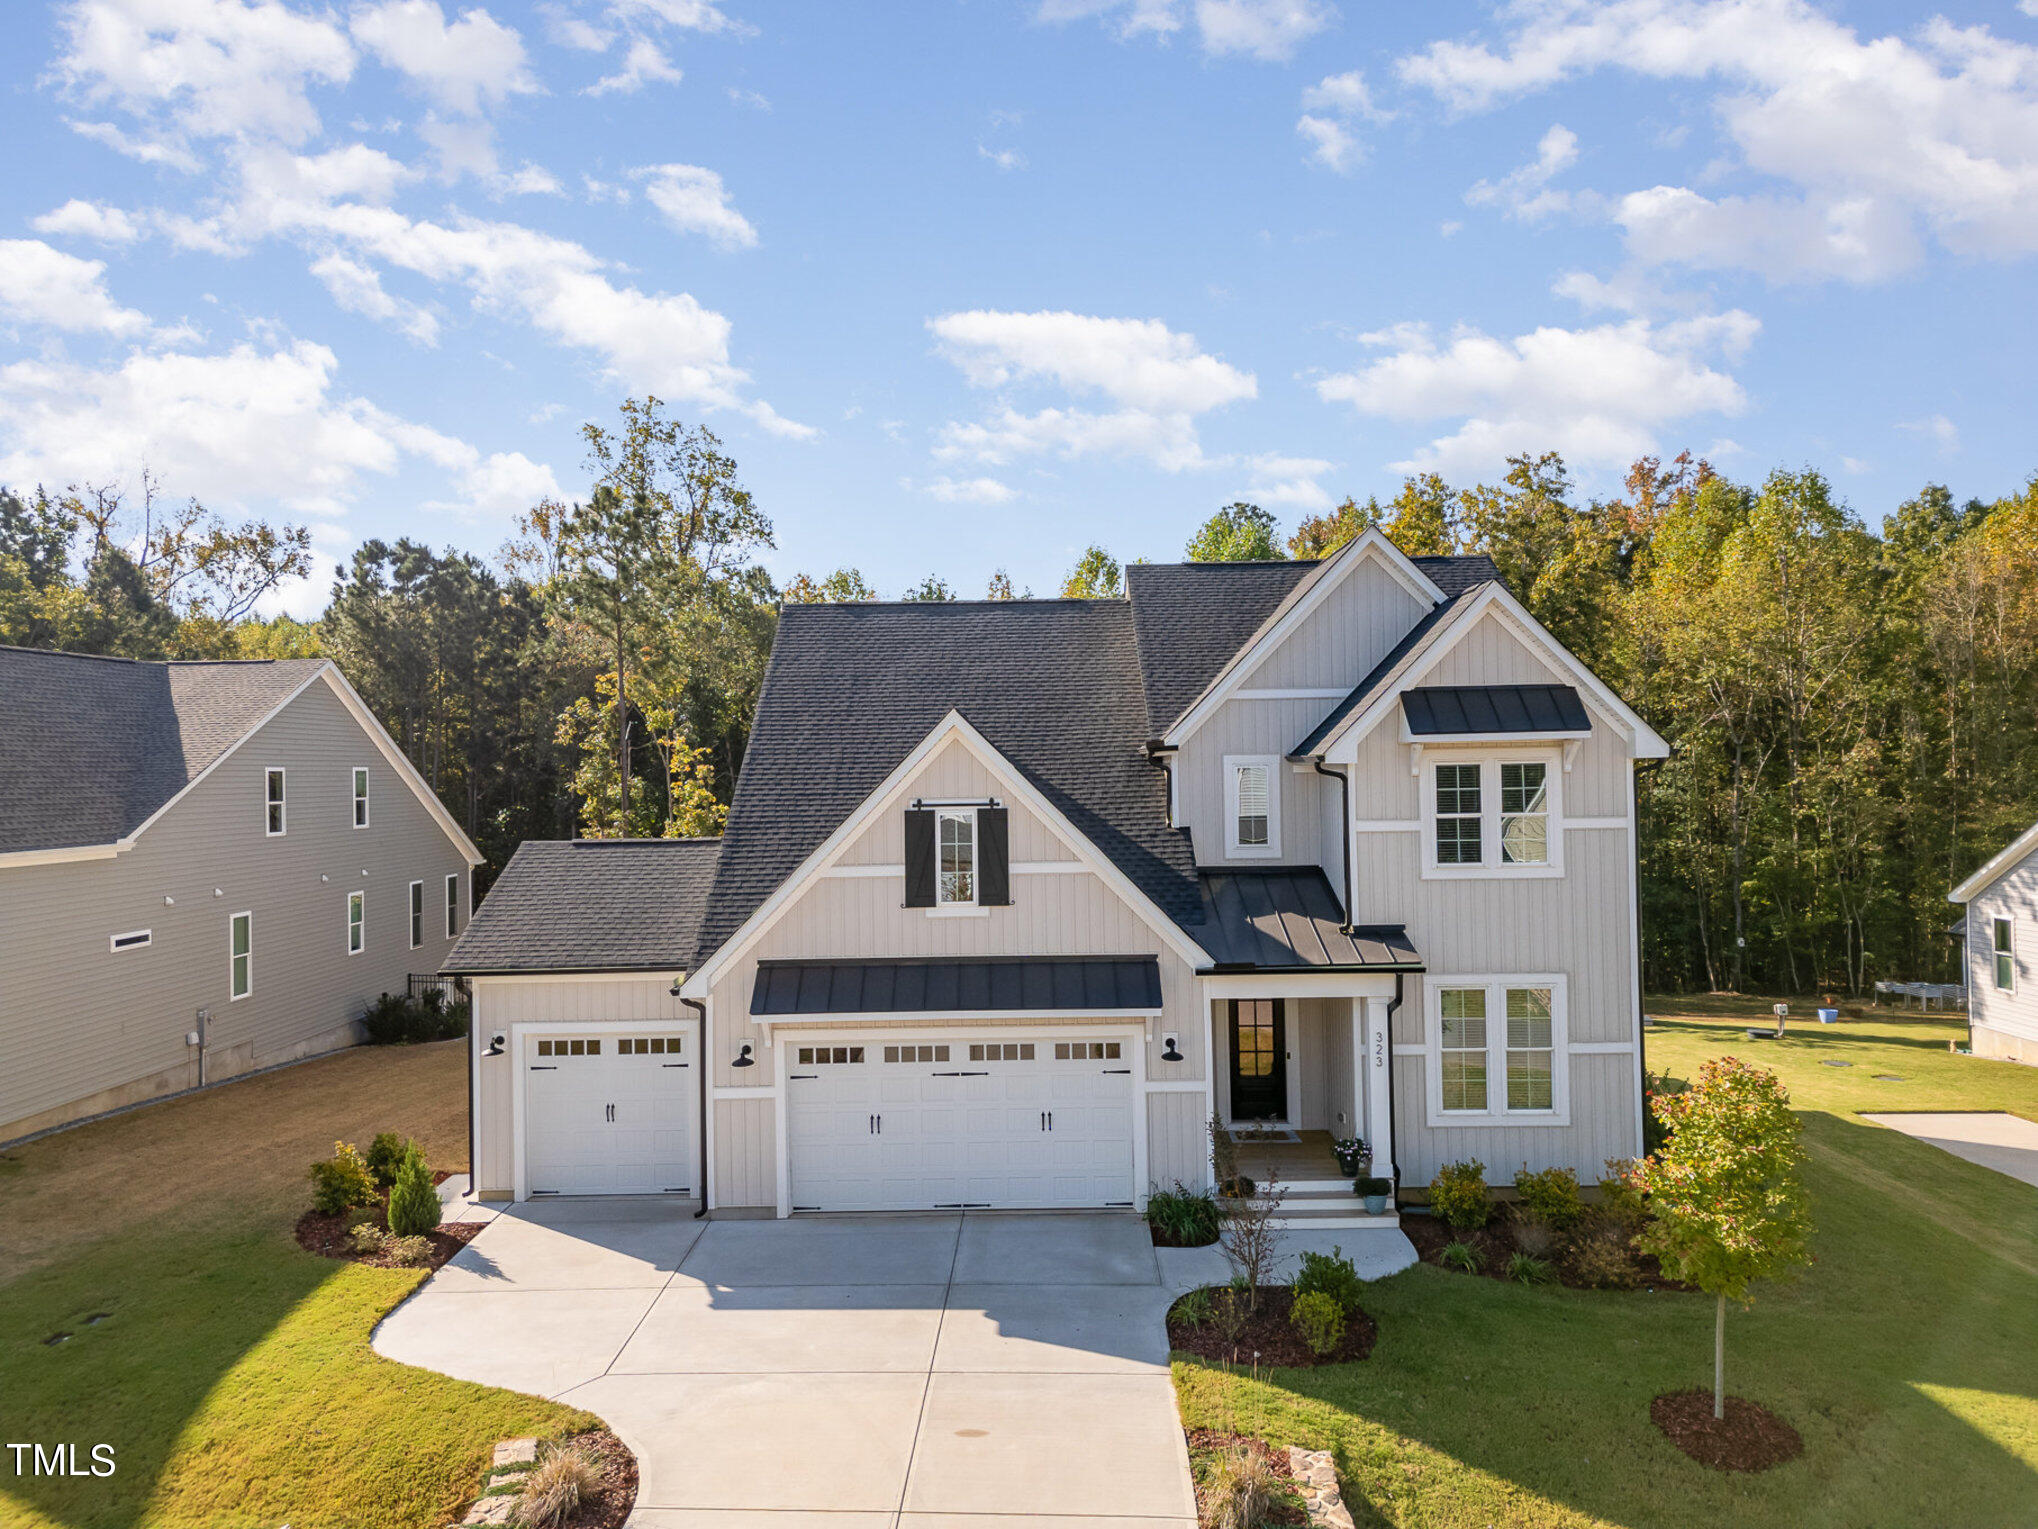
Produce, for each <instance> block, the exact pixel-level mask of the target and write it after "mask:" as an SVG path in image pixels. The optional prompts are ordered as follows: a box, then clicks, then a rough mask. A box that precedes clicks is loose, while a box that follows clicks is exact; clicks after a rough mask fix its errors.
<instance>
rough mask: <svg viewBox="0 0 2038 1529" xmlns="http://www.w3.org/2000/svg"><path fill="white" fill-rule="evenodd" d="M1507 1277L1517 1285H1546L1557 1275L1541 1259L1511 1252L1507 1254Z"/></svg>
mask: <svg viewBox="0 0 2038 1529" xmlns="http://www.w3.org/2000/svg"><path fill="white" fill-rule="evenodd" d="M1507 1277H1508V1278H1509V1279H1511V1280H1513V1281H1514V1282H1515V1283H1516V1284H1518V1285H1547V1284H1549V1282H1550V1281H1551V1280H1553V1279H1555V1278H1556V1277H1557V1276H1556V1273H1555V1271H1554V1270H1552V1269H1551V1268H1550V1266H1549V1265H1548V1264H1547V1263H1545V1262H1544V1261H1543V1260H1542V1259H1540V1258H1532V1257H1530V1256H1529V1255H1528V1254H1526V1253H1513V1254H1510V1255H1509V1256H1508V1260H1507Z"/></svg>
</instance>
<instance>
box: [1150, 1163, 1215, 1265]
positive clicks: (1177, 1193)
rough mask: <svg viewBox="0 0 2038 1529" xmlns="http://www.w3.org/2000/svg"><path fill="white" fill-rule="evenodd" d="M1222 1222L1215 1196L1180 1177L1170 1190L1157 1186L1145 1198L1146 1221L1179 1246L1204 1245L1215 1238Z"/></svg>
mask: <svg viewBox="0 0 2038 1529" xmlns="http://www.w3.org/2000/svg"><path fill="white" fill-rule="evenodd" d="M1223 1221H1224V1214H1223V1212H1222V1211H1220V1210H1219V1209H1218V1207H1217V1197H1216V1196H1215V1195H1213V1194H1211V1193H1210V1192H1209V1191H1208V1190H1195V1189H1190V1188H1188V1187H1186V1186H1185V1185H1183V1184H1182V1183H1181V1182H1180V1181H1179V1180H1177V1181H1176V1183H1175V1187H1174V1188H1173V1189H1157V1190H1155V1191H1154V1192H1153V1193H1152V1194H1150V1195H1148V1196H1147V1197H1146V1224H1147V1225H1148V1226H1150V1227H1152V1228H1153V1229H1154V1230H1155V1231H1156V1232H1159V1233H1160V1234H1161V1235H1162V1236H1163V1237H1165V1238H1167V1239H1168V1240H1169V1241H1170V1242H1172V1243H1173V1244H1174V1245H1175V1246H1176V1247H1178V1248H1201V1247H1207V1246H1208V1245H1209V1244H1211V1243H1213V1242H1215V1241H1216V1240H1217V1233H1218V1230H1219V1228H1220V1227H1221V1226H1222V1225H1223Z"/></svg>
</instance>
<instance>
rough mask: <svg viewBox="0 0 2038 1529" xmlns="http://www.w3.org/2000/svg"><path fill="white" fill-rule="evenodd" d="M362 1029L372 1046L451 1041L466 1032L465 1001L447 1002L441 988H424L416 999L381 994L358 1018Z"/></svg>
mask: <svg viewBox="0 0 2038 1529" xmlns="http://www.w3.org/2000/svg"><path fill="white" fill-rule="evenodd" d="M361 1026H362V1028H363V1029H364V1030H366V1031H367V1032H368V1042H369V1044H370V1045H374V1046H410V1045H417V1044H419V1043H420V1042H424V1041H444V1040H451V1039H453V1038H454V1037H456V1036H461V1035H465V1034H466V1033H467V1000H466V999H464V998H461V999H456V1000H454V1001H452V1002H450V1003H449V1002H448V1001H447V999H446V991H445V989H444V988H437V987H431V988H426V989H425V990H424V991H423V992H422V993H419V994H418V995H417V996H416V997H412V996H410V995H408V994H404V993H384V994H383V995H382V996H381V997H380V998H378V999H376V1000H375V1002H373V1003H371V1004H370V1005H369V1006H368V1012H367V1013H365V1014H363V1015H362V1016H361Z"/></svg>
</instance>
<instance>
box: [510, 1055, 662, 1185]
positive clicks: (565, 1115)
mask: <svg viewBox="0 0 2038 1529" xmlns="http://www.w3.org/2000/svg"><path fill="white" fill-rule="evenodd" d="M690 1050H691V1047H690V1045H689V1044H688V1042H687V1038H686V1037H685V1036H684V1035H683V1034H680V1033H677V1032H673V1031H661V1030H657V1029H652V1028H644V1029H631V1030H618V1031H616V1032H614V1033H605V1034H602V1035H586V1034H579V1035H529V1036H526V1037H525V1038H524V1176H525V1184H526V1187H527V1188H528V1189H529V1190H530V1192H531V1193H532V1194H534V1195H646V1194H692V1193H693V1192H694V1186H695V1184H696V1183H698V1180H697V1179H696V1177H695V1175H694V1169H693V1163H694V1156H695V1140H696V1137H697V1134H698V1132H697V1130H696V1128H695V1125H694V1092H695V1090H696V1088H697V1087H698V1086H699V1085H698V1083H697V1082H696V1080H695V1078H694V1074H693V1065H692V1064H693V1058H692V1056H691V1055H689V1054H688V1053H689V1052H690Z"/></svg>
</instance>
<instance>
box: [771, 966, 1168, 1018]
mask: <svg viewBox="0 0 2038 1529" xmlns="http://www.w3.org/2000/svg"><path fill="white" fill-rule="evenodd" d="M1160 1007H1161V973H1160V962H1159V960H1158V959H1157V958H1156V957H1154V956H1064V957H1053V958H1035V957H1031V956H1009V957H975V958H963V959H941V960H920V961H760V962H758V963H757V982H756V985H755V986H754V987H753V988H752V989H751V992H750V1012H751V1013H752V1014H753V1015H755V1016H757V1017H759V1018H767V1019H769V1018H779V1017H795V1016H819V1015H827V1014H967V1013H970V1012H972V1011H980V1012H984V1013H1020V1012H1023V1011H1025V1010H1028V1009H1038V1010H1041V1011H1043V1012H1051V1011H1061V1010H1073V1011H1083V1012H1088V1013H1094V1014H1108V1013H1113V1012H1119V1013H1125V1012H1130V1013H1136V1014H1153V1013H1157V1012H1159V1010H1160Z"/></svg>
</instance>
